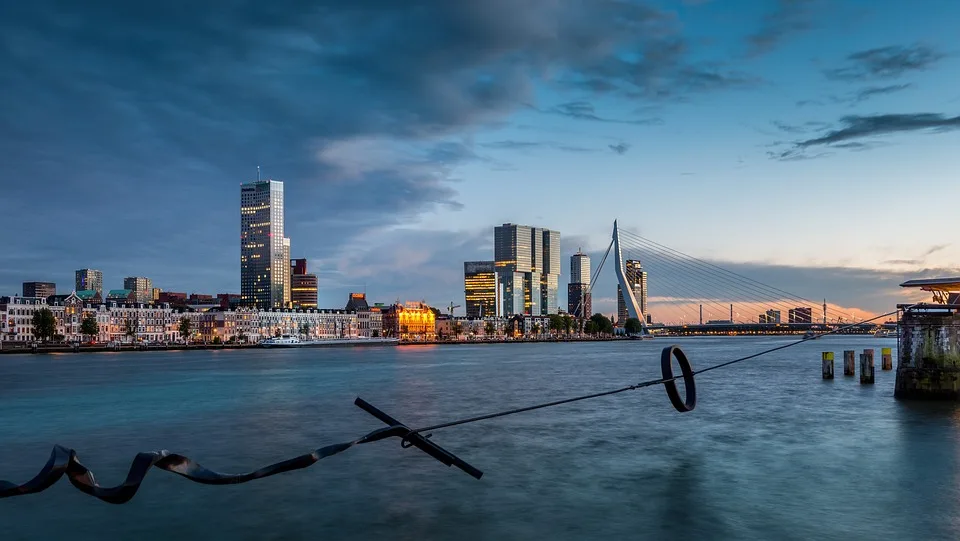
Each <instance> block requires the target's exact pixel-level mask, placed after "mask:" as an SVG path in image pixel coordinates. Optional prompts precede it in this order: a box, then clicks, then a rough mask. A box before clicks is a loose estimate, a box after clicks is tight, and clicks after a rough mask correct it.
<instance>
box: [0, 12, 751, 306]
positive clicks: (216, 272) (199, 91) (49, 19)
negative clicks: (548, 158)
mask: <svg viewBox="0 0 960 541" xmlns="http://www.w3.org/2000/svg"><path fill="white" fill-rule="evenodd" d="M690 57H691V52H690V50H689V46H688V44H687V42H686V40H685V39H684V38H683V36H682V35H681V28H680V25H679V24H678V21H677V20H676V17H675V16H674V15H673V14H671V13H668V12H666V11H662V10H659V9H656V8H653V7H649V6H646V5H643V4H640V3H636V2H622V1H615V0H597V1H591V2H580V1H577V0H569V1H562V0H528V1H524V2H520V1H517V0H477V1H458V2H449V1H447V0H411V1H408V2H388V1H386V0H358V1H354V2H348V3H347V2H340V1H339V0H338V1H334V0H318V1H309V2H308V1H296V0H289V1H282V0H281V1H276V2H241V1H233V2H228V3H216V2H214V3H204V2H201V3H184V2H174V3H173V4H170V3H166V4H163V3H142V2H132V3H131V2H121V1H119V0H91V1H89V2H81V3H77V2H69V1H66V0H37V1H33V2H29V3H9V2H8V3H4V4H3V5H2V7H0V85H2V88H3V89H4V101H5V103H7V104H14V106H8V107H3V108H0V133H2V135H0V155H3V156H5V160H4V166H5V168H6V174H7V175H8V176H10V177H11V178H29V179H32V180H33V182H31V183H22V182H18V183H10V185H8V186H5V190H6V192H5V194H4V202H5V203H7V205H6V209H8V210H7V216H6V219H7V221H8V222H12V223H35V222H36V220H35V213H34V210H33V207H31V206H30V205H31V204H32V203H34V202H36V201H38V199H37V187H38V186H41V187H42V190H43V194H44V195H43V197H42V200H43V205H44V208H45V209H46V210H47V211H48V212H51V213H52V214H53V215H56V217H57V218H56V220H50V221H47V222H42V223H38V224H37V225H36V226H35V227H33V228H32V229H31V232H30V233H29V234H24V235H12V236H10V237H9V238H7V239H6V242H7V246H6V250H7V252H8V253H15V254H21V255H17V256H16V257H17V259H16V261H11V264H10V265H5V267H10V268H11V269H14V270H13V271H3V270H0V286H3V287H7V288H9V287H11V284H15V283H16V282H19V281H20V280H22V279H30V277H29V274H30V273H31V272H34V271H33V270H31V269H40V268H49V267H51V266H54V265H55V266H57V267H63V269H62V270H61V271H58V272H60V273H61V274H60V276H63V277H67V276H70V274H69V273H70V272H71V271H72V269H74V268H80V267H85V266H93V267H97V266H100V267H104V270H105V271H106V272H107V274H108V276H107V280H108V281H109V282H110V286H114V285H118V284H117V282H118V281H119V278H120V277H122V276H123V275H126V274H131V275H132V274H138V275H141V274H148V275H151V276H153V277H155V278H156V281H157V282H158V285H160V286H161V287H166V288H171V287H172V288H186V287H188V286H191V285H192V286H196V287H199V288H203V289H206V288H210V289H230V290H235V289H236V282H237V267H238V263H236V261H237V259H238V257H237V255H238V254H237V252H238V247H237V242H236V240H237V238H236V235H237V228H238V225H237V222H238V220H237V215H238V209H237V206H238V205H237V203H238V193H237V192H238V190H237V185H238V184H239V183H240V182H241V181H246V180H249V179H252V178H254V175H255V174H256V172H255V167H256V165H258V164H259V165H262V166H263V172H264V177H275V178H280V179H284V180H286V181H287V183H286V201H287V233H288V236H290V237H292V239H293V251H294V253H295V254H296V253H306V252H309V251H312V250H317V249H319V248H320V247H322V248H323V249H324V250H328V251H331V252H336V251H337V250H338V249H340V248H341V247H342V246H345V245H350V243H351V242H352V241H353V240H355V239H356V238H362V237H363V235H365V234H369V232H370V231H371V230H372V229H376V228H382V227H385V226H391V225H396V224H400V223H403V222H405V221H407V220H410V219H413V217H415V216H417V215H418V214H419V213H422V212H426V211H429V210H431V209H434V208H438V207H439V208H456V207H457V206H459V205H460V202H459V201H458V198H457V192H456V190H455V188H454V186H455V184H452V183H451V182H452V181H453V180H454V179H455V172H454V170H455V168H456V167H457V165H459V164H462V163H465V162H469V161H476V160H478V159H479V158H478V157H477V156H476V155H475V154H474V153H473V152H472V150H471V144H470V143H469V142H464V141H462V140H461V139H460V137H461V136H462V134H463V132H464V131H465V130H470V129H473V128H475V127H477V126H482V125H489V124H490V123H493V122H498V121H502V119H503V118H504V115H506V114H508V113H509V112H511V111H513V110H515V109H517V108H518V107H521V106H522V104H524V103H530V102H531V101H532V99H533V97H534V95H533V92H532V90H533V87H534V85H535V84H537V83H539V82H542V81H544V80H546V79H547V75H546V74H550V79H549V80H548V83H550V84H557V85H560V86H561V87H563V88H569V87H570V86H571V85H574V86H578V87H579V88H587V87H593V88H595V89H596V90H598V91H602V92H618V93H620V94H621V95H628V96H647V97H664V96H669V97H671V98H673V99H679V98H681V97H682V96H683V95H684V94H685V93H692V92H703V91H709V90H715V89H722V88H730V87H737V86H746V85H747V84H750V83H752V82H755V79H754V78H752V77H750V76H747V75H744V74H737V73H730V72H728V71H726V70H725V69H724V67H723V66H720V65H702V64H698V63H695V62H693V61H692V60H691V59H690ZM568 105H569V104H568ZM557 112H558V114H567V116H575V115H576V114H579V115H580V117H581V118H586V119H588V120H597V119H599V120H601V121H602V120H605V119H604V117H602V116H600V115H594V116H596V117H597V118H596V119H592V118H590V115H589V113H587V112H586V110H585V109H583V108H581V109H580V110H579V112H578V111H577V109H576V108H570V107H567V108H561V109H558V110H557ZM411 145H412V146H411ZM370 156H374V157H378V156H387V157H389V159H388V158H383V157H380V158H377V160H375V161H374V162H373V163H370V162H369V160H368V158H369V157H370ZM492 167H499V165H497V164H493V165H492ZM174 254H175V255H176V257H173V255H174ZM201 266H202V267H203V270H202V271H197V268H198V267H201ZM16 269H20V270H19V271H17V270H16ZM60 281H61V282H63V281H64V280H63V279H61V280H60Z"/></svg>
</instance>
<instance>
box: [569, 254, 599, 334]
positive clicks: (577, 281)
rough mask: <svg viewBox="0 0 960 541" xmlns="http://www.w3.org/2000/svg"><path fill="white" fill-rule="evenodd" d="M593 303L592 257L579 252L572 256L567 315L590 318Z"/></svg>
mask: <svg viewBox="0 0 960 541" xmlns="http://www.w3.org/2000/svg"><path fill="white" fill-rule="evenodd" d="M591 310H593V302H592V299H591V294H590V256H588V255H587V254H585V253H583V252H581V251H580V250H577V253H575V254H573V255H572V256H570V283H569V284H567V313H568V314H571V315H573V316H574V317H578V318H580V317H590V314H591V313H592V312H591Z"/></svg>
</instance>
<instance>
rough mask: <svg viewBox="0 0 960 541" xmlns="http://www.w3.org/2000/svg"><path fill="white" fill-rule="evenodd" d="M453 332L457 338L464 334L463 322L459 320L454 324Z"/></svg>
mask: <svg viewBox="0 0 960 541" xmlns="http://www.w3.org/2000/svg"><path fill="white" fill-rule="evenodd" d="M453 334H455V335H456V336H457V339H458V340H459V339H460V335H461V334H463V323H460V322H459V321H458V322H456V323H454V324H453Z"/></svg>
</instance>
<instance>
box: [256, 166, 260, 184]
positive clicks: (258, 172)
mask: <svg viewBox="0 0 960 541" xmlns="http://www.w3.org/2000/svg"><path fill="white" fill-rule="evenodd" d="M257 182H260V166H259V165H258V166H257Z"/></svg>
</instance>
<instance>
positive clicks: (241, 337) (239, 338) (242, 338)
mask: <svg viewBox="0 0 960 541" xmlns="http://www.w3.org/2000/svg"><path fill="white" fill-rule="evenodd" d="M236 339H237V342H241V343H243V342H246V341H247V335H246V334H245V333H244V332H243V331H240V332H239V333H237V336H236Z"/></svg>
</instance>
